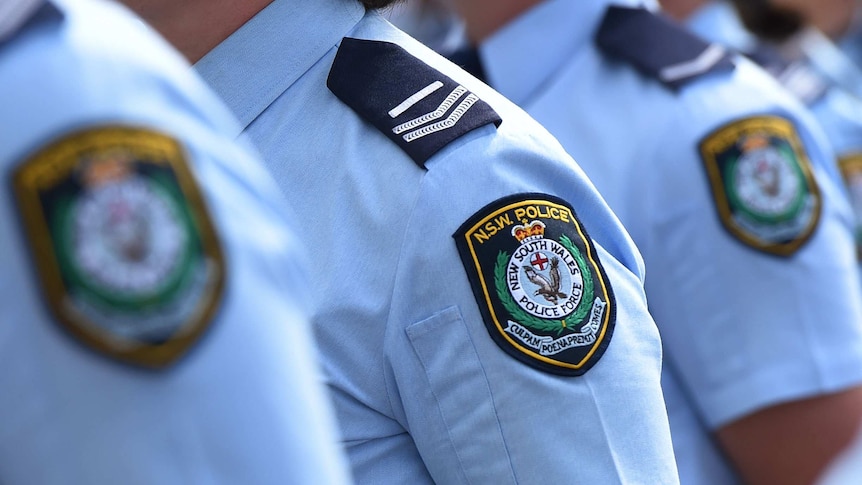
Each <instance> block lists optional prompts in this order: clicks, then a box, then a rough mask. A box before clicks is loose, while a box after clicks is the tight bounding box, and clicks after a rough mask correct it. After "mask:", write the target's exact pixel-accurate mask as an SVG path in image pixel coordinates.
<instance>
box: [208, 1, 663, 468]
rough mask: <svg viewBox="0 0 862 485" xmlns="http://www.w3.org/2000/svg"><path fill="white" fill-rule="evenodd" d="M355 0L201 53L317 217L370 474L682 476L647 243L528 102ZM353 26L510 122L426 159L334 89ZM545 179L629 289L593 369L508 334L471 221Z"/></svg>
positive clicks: (323, 321)
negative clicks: (650, 292) (647, 276)
mask: <svg viewBox="0 0 862 485" xmlns="http://www.w3.org/2000/svg"><path fill="white" fill-rule="evenodd" d="M350 4H351V2H349V1H341V0H320V1H315V2H289V1H286V0H276V1H275V2H274V3H273V4H271V5H270V7H268V8H267V9H265V10H263V11H262V12H261V13H260V14H259V15H258V16H257V17H255V18H253V19H252V20H251V21H250V22H249V23H247V24H246V25H245V26H243V27H242V28H241V29H240V30H239V31H238V32H236V33H235V34H234V35H233V36H232V37H231V38H229V39H228V40H226V41H225V42H224V43H223V44H222V45H220V46H218V47H216V48H215V49H214V50H213V51H212V52H210V53H209V54H208V55H207V56H206V57H205V58H203V59H202V60H201V61H200V62H199V63H198V64H197V66H196V67H197V69H198V71H199V72H200V73H201V74H202V75H203V76H204V78H205V79H207V80H209V81H210V82H211V83H212V84H213V86H215V87H216V90H217V92H218V93H219V94H221V95H222V97H223V98H224V99H227V100H234V101H233V102H230V103H229V104H230V106H231V108H232V109H233V110H234V111H236V112H238V113H241V114H242V113H245V114H246V115H247V116H243V118H244V119H245V120H251V121H250V122H249V123H248V124H247V126H246V128H245V132H246V133H247V134H249V135H250V136H251V138H252V140H253V141H254V142H255V143H256V145H257V146H258V148H259V149H260V150H261V151H262V152H263V154H264V156H265V159H266V160H267V161H268V163H269V166H270V168H271V170H272V172H273V173H274V174H275V177H276V180H277V181H278V182H279V184H280V185H281V188H282V190H283V192H284V193H285V194H286V195H287V197H288V199H289V200H290V202H291V204H292V205H293V206H294V207H296V208H297V209H298V212H299V213H300V215H301V220H300V221H301V222H300V224H301V225H302V227H303V231H302V235H303V239H304V241H305V242H306V243H307V245H308V246H309V247H311V248H313V250H312V253H311V260H312V262H313V266H312V271H311V273H312V280H311V284H310V286H311V288H312V289H313V291H314V293H315V294H316V295H317V296H318V297H319V298H320V300H321V302H322V304H321V305H320V306H319V309H318V311H317V314H316V315H315V316H314V319H313V321H314V326H315V330H316V335H317V336H318V339H319V344H320V346H321V349H322V354H323V359H324V364H325V367H326V371H327V373H328V377H329V379H330V383H331V390H332V396H333V398H334V400H335V405H336V409H337V412H338V414H339V418H340V424H341V430H342V435H343V439H344V443H345V445H346V447H347V451H348V454H349V458H350V461H351V464H352V466H353V473H354V477H355V479H356V480H357V482H359V483H373V484H386V483H392V484H402V483H411V484H418V483H432V482H436V483H447V484H454V483H498V484H503V483H602V484H615V483H620V484H621V483H627V484H628V483H650V484H653V483H677V477H676V472H675V467H674V464H673V456H672V453H671V445H670V437H669V433H668V428H667V421H666V417H665V416H664V402H663V400H662V396H661V393H660V384H659V378H660V343H659V340H658V333H657V331H656V328H655V325H654V323H653V321H652V319H651V317H650V316H649V315H648V314H647V312H646V307H645V300H644V295H643V290H642V286H641V280H640V276H641V275H642V261H641V258H640V256H639V255H638V253H637V250H636V249H635V247H634V245H633V244H632V242H631V240H630V238H629V237H628V236H627V234H626V233H625V232H624V230H623V228H622V226H621V225H620V224H619V222H618V221H617V219H616V217H615V216H614V215H613V214H612V212H611V211H610V210H609V209H608V207H607V205H606V204H605V203H604V201H603V200H602V199H601V197H600V196H599V195H598V193H597V192H596V190H595V188H594V187H593V186H592V184H591V183H590V182H589V181H588V180H587V178H586V177H585V176H584V174H583V172H582V171H581V170H580V168H578V167H577V166H576V165H575V164H574V163H573V162H572V160H571V159H570V158H569V157H567V156H566V155H565V153H564V152H563V150H562V148H561V147H560V146H559V144H558V143H557V142H556V141H555V140H554V139H553V138H551V137H550V136H549V135H548V134H547V133H546V132H545V131H544V130H542V129H541V128H540V127H539V126H538V125H537V124H536V123H535V122H534V121H533V120H531V119H530V118H528V117H527V116H525V114H524V113H523V112H522V111H520V110H519V109H517V108H515V107H514V106H513V105H512V104H511V103H509V102H507V101H506V100H504V99H503V98H502V97H501V96H499V95H498V94H497V93H495V92H493V91H491V90H490V89H488V88H487V86H484V85H482V84H481V83H479V82H478V81H476V80H475V79H472V78H470V77H469V76H467V75H466V74H465V73H464V72H463V71H460V70H459V69H457V68H456V67H454V66H453V65H451V64H450V63H448V62H447V61H445V60H444V59H442V58H440V57H439V56H437V55H436V54H434V53H432V52H431V51H430V50H428V49H427V48H425V47H423V46H421V45H419V44H418V43H417V42H415V41H413V40H412V39H410V38H409V37H407V36H406V35H404V34H403V33H401V32H399V31H397V30H396V29H395V28H393V27H392V26H391V25H389V24H388V23H387V22H386V21H385V20H383V19H382V18H381V17H380V15H379V14H377V13H374V12H370V13H368V14H365V15H364V16H362V12H361V8H359V7H358V6H357V7H350V6H349V5H350ZM288 5H290V6H289V7H288ZM272 25H277V26H278V29H271V28H269V26H272ZM336 26H338V27H339V28H340V32H338V31H336V30H335V27H336ZM297 35H301V39H300V40H298V41H294V40H292V39H295V38H296V36H297ZM342 36H352V37H357V38H361V39H374V40H383V41H388V42H394V43H397V44H399V45H401V46H402V47H404V48H405V49H406V50H407V51H409V52H410V53H412V54H413V55H415V56H417V57H419V58H420V59H422V60H423V61H425V62H427V63H428V64H430V65H431V66H433V67H434V68H436V69H438V70H439V71H441V72H443V73H444V74H445V75H447V76H449V77H451V78H453V79H455V80H456V81H457V82H458V83H460V84H462V85H463V86H464V87H466V88H467V89H468V90H469V91H471V92H473V93H475V94H477V95H478V96H479V97H480V98H481V99H482V100H484V101H485V102H487V103H489V104H490V105H491V106H492V107H493V108H494V110H496V111H497V113H499V114H500V116H501V117H502V118H503V122H502V125H500V127H499V129H497V128H495V127H494V126H493V125H487V126H485V127H482V128H479V129H477V130H475V131H472V132H470V133H467V134H466V135H464V136H463V137H461V138H459V139H457V140H455V141H453V142H452V143H451V144H449V145H448V146H446V147H445V148H443V149H442V150H441V151H439V152H437V154H435V155H434V156H433V157H432V158H431V159H430V160H428V162H427V163H426V167H427V170H423V169H422V168H420V167H419V166H417V164H416V163H414V162H413V161H412V160H411V159H410V158H409V157H408V156H407V154H406V153H404V152H402V151H401V150H400V149H399V148H398V146H397V145H395V144H394V143H393V142H391V141H390V140H389V139H387V138H386V137H385V136H384V135H383V134H382V133H381V132H379V131H377V130H376V129H375V128H374V127H373V126H371V125H370V124H368V123H365V122H364V121H363V120H362V119H360V118H359V117H358V116H357V114H356V113H354V112H353V111H352V110H351V109H350V108H349V107H348V106H346V105H345V104H343V103H342V102H341V101H340V100H339V99H338V98H336V97H335V96H334V95H333V94H332V93H331V92H329V91H328V90H327V89H326V79H327V76H328V73H329V69H330V67H331V65H332V61H333V58H334V56H335V53H336V49H337V48H338V44H339V42H340V39H341V37H342ZM324 46H328V47H324ZM309 50H311V51H313V52H314V53H315V55H314V56H311V55H309V54H308V51H309ZM249 59H255V60H257V61H256V62H257V64H256V66H259V69H257V68H256V69H255V70H250V69H251V67H250V65H249ZM296 59H301V62H293V60H296ZM288 60H290V61H291V62H290V63H288ZM402 74H403V73H399V72H397V71H393V73H392V75H393V76H399V75H402ZM284 80H289V81H287V82H285V81H284ZM249 92H254V93H256V94H255V95H254V96H251V95H249V94H248V93H249ZM271 93H276V95H275V96H274V97H271V99H273V101H271V102H270V101H266V99H269V98H270V96H269V94H271ZM247 97H251V98H254V100H252V101H249V102H247V103H244V104H243V103H238V102H236V101H235V100H238V99H245V98H247ZM265 103H269V104H268V106H262V105H263V104H265ZM252 105H254V106H259V108H258V109H259V112H257V113H252V112H248V111H247V109H246V107H247V106H252ZM387 109H389V108H387ZM526 192H538V193H545V194H551V195H554V196H557V197H560V198H562V199H564V200H566V201H568V202H569V203H571V204H572V205H573V207H574V208H575V210H576V211H577V213H578V215H579V217H580V218H581V220H582V221H583V223H584V225H585V227H586V229H587V230H588V231H589V233H590V235H591V236H592V237H593V239H594V241H595V242H596V243H597V246H598V247H599V250H598V251H599V256H600V258H601V261H602V263H603V265H604V267H605V269H606V270H607V272H608V275H609V278H610V281H611V284H612V286H613V291H614V292H615V294H616V304H617V312H618V313H617V315H618V316H617V324H616V330H615V333H614V335H613V339H612V340H611V342H610V346H609V347H608V349H607V351H606V353H605V354H604V355H603V357H601V359H600V360H599V361H598V363H597V364H596V365H595V366H594V367H593V368H592V369H590V370H589V371H588V372H587V373H586V374H585V375H584V376H582V377H560V376H556V375H551V374H547V373H543V372H541V371H538V370H536V369H534V368H532V367H529V366H527V365H525V364H523V363H521V362H519V361H517V360H516V359H514V358H512V357H510V356H509V355H507V354H506V353H505V352H503V351H502V350H501V349H500V347H498V346H497V345H496V344H495V343H494V342H493V341H492V340H491V337H490V335H489V333H488V330H486V328H485V325H484V323H483V320H482V316H481V314H480V310H479V306H478V303H477V301H476V298H475V297H474V296H473V291H472V289H471V286H470V282H469V280H468V277H467V273H466V272H465V270H464V265H463V263H462V261H461V259H460V257H459V255H458V252H457V249H456V245H455V240H454V239H453V237H452V235H453V234H454V233H455V231H456V230H457V229H458V228H459V226H460V225H461V224H462V223H464V222H465V221H466V220H467V219H468V218H469V217H471V216H472V215H473V214H474V213H476V212H478V211H479V210H480V209H481V208H482V207H484V206H485V205H487V204H489V203H491V202H492V201H495V200H497V199H500V198H502V197H504V196H508V195H512V194H518V193H526Z"/></svg>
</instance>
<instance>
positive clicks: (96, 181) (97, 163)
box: [82, 152, 132, 187]
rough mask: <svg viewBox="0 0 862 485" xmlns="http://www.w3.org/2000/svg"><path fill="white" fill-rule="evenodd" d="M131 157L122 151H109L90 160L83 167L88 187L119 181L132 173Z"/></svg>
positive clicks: (84, 178)
mask: <svg viewBox="0 0 862 485" xmlns="http://www.w3.org/2000/svg"><path fill="white" fill-rule="evenodd" d="M131 162H132V161H131V158H130V157H129V156H128V155H127V154H125V153H122V152H116V153H108V154H104V155H101V156H99V157H97V158H93V159H91V160H89V161H88V162H87V163H86V164H85V165H84V167H83V170H82V171H83V173H82V178H83V181H84V184H85V185H86V186H88V187H98V186H100V185H104V184H106V183H110V182H117V181H119V180H122V179H124V178H126V177H128V176H129V175H130V174H131V173H132V164H131Z"/></svg>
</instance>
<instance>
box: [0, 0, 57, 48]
mask: <svg viewBox="0 0 862 485" xmlns="http://www.w3.org/2000/svg"><path fill="white" fill-rule="evenodd" d="M6 3H7V5H4V6H3V8H0V13H2V15H0V44H3V43H4V42H5V41H7V40H9V39H10V38H11V37H12V36H13V34H15V33H17V32H18V31H19V30H21V29H23V28H24V26H25V24H27V22H29V21H30V20H31V19H33V18H34V17H37V16H40V15H41V16H42V17H45V18H50V17H55V18H59V17H60V16H61V15H62V13H61V12H60V11H59V10H58V9H57V8H56V7H55V6H54V5H53V4H51V3H50V2H45V1H43V0H11V1H8V2H6Z"/></svg>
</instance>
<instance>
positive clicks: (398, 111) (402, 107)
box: [389, 81, 443, 118]
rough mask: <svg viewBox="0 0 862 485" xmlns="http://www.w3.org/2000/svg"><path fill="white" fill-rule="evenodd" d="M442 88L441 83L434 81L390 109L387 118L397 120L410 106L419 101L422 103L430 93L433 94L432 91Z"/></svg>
mask: <svg viewBox="0 0 862 485" xmlns="http://www.w3.org/2000/svg"><path fill="white" fill-rule="evenodd" d="M442 87H443V83H441V82H440V81H434V82H433V83H431V84H429V85H427V86H425V87H424V88H422V90H420V91H419V92H417V93H416V94H414V95H413V96H410V97H409V98H407V99H405V100H404V101H402V102H401V104H399V105H398V106H396V107H394V108H392V109H391V110H390V111H389V117H390V118H398V117H399V116H401V115H402V114H404V112H405V111H407V110H408V109H410V107H411V106H413V105H414V104H416V103H418V102H419V101H422V100H423V99H425V98H427V97H428V95H430V94H431V93H433V92H434V91H437V90H438V89H440V88H442Z"/></svg>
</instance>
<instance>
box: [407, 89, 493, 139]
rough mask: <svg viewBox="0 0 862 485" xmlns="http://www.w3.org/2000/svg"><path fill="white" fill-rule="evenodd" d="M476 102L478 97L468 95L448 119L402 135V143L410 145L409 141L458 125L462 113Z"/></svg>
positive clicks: (471, 94)
mask: <svg viewBox="0 0 862 485" xmlns="http://www.w3.org/2000/svg"><path fill="white" fill-rule="evenodd" d="M476 101H479V97H478V96H476V95H475V94H473V93H470V95H469V96H467V97H466V98H465V99H464V101H462V102H461V104H459V105H458V107H457V108H455V110H454V111H452V114H451V115H449V117H448V118H446V119H445V120H443V121H438V122H437V123H434V124H433V125H428V126H425V127H423V128H420V129H418V130H416V131H411V132H410V133H407V134H406V135H404V141H406V142H407V143H410V142H411V141H414V140H417V139H419V138H422V137H423V136H426V135H430V134H432V133H436V132H438V131H443V130H445V129H448V128H452V127H453V126H455V125H456V124H457V123H458V120H460V119H461V117H462V116H464V113H466V112H467V110H469V109H470V108H471V107H472V106H473V105H474V104H475V103H476Z"/></svg>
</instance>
